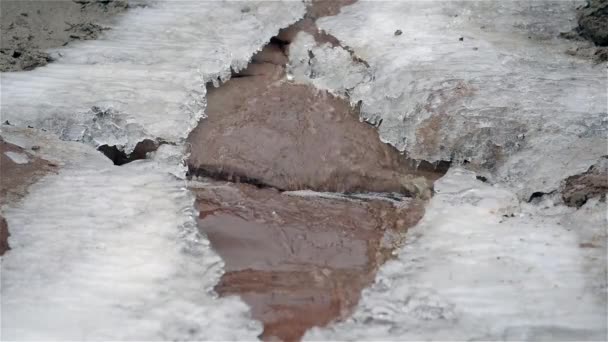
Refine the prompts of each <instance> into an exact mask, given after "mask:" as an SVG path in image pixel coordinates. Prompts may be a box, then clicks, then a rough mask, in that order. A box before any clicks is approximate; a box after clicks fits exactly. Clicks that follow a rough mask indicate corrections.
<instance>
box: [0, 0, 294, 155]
mask: <svg viewBox="0 0 608 342" xmlns="http://www.w3.org/2000/svg"><path fill="white" fill-rule="evenodd" d="M303 14H304V4H303V3H302V2H300V1H286V2H279V1H258V2H254V1H236V2H232V1H154V2H151V3H149V4H148V6H147V7H145V8H134V9H132V10H130V11H127V12H126V13H125V14H123V15H121V16H120V17H119V19H117V20H116V21H115V22H113V23H108V25H109V26H110V27H111V28H112V29H111V30H108V31H104V35H103V36H102V37H101V38H100V39H97V40H91V41H85V42H81V43H78V44H71V45H69V46H67V47H65V48H62V49H57V50H56V51H54V52H53V55H54V56H55V57H56V58H57V60H56V61H55V62H53V63H50V64H49V65H47V66H45V67H41V68H37V69H35V70H33V71H31V72H15V73H4V74H2V79H1V85H2V95H1V99H2V108H1V109H0V114H1V115H2V118H3V120H9V122H11V124H14V125H19V126H26V125H31V126H33V127H36V128H44V129H48V130H51V131H53V132H55V133H57V134H59V135H60V136H62V137H63V138H64V139H68V140H76V141H85V142H90V143H92V144H93V145H94V146H98V145H101V144H108V145H118V146H121V147H124V148H125V150H126V151H127V153H128V152H130V151H131V150H132V149H133V148H134V147H135V145H136V144H137V142H138V141H141V140H143V139H144V138H150V139H153V140H154V139H161V140H165V141H170V142H180V141H181V140H183V139H184V138H185V137H186V136H187V134H188V133H189V132H190V131H191V130H192V128H194V126H195V125H196V123H197V122H198V120H199V119H200V118H201V117H203V115H204V107H205V83H206V82H214V84H216V85H218V84H219V82H220V80H221V81H225V80H227V79H229V78H230V75H231V69H234V70H240V69H242V68H244V67H245V66H246V65H247V63H248V62H249V59H250V58H251V56H252V55H253V53H255V52H256V51H257V50H258V49H260V48H262V46H263V45H264V44H265V43H266V42H267V41H268V40H269V39H270V37H272V36H273V35H275V34H276V33H277V32H278V30H279V29H280V28H283V27H286V26H288V25H290V24H291V23H293V22H295V21H296V20H298V19H299V18H300V17H302V15H303ZM33 99H35V100H33ZM99 113H102V114H104V115H102V117H101V118H100V115H99Z"/></svg>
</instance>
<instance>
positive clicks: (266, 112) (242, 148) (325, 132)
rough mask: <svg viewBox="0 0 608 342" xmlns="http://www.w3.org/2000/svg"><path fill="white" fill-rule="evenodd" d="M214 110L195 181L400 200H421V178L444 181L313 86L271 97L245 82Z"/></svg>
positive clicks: (221, 97)
mask: <svg viewBox="0 0 608 342" xmlns="http://www.w3.org/2000/svg"><path fill="white" fill-rule="evenodd" d="M253 85H255V87H253ZM243 87H247V88H249V91H247V90H243ZM241 96H242V97H243V98H242V99H241V101H239V97H241ZM208 103H209V106H208V110H207V115H208V118H207V119H205V120H203V121H202V122H201V124H200V125H199V127H198V128H197V129H196V130H195V131H194V132H193V133H192V135H191V136H190V142H191V144H192V145H191V146H192V155H191V157H190V161H189V165H190V167H191V169H192V170H193V173H197V172H198V173H199V174H201V175H206V176H214V177H219V178H223V179H227V180H242V181H245V180H246V181H248V182H253V183H257V184H264V185H269V186H272V187H276V188H279V189H283V190H299V189H312V190H317V191H341V192H342V191H344V192H361V191H375V192H400V193H402V192H416V191H417V190H416V189H410V188H408V186H409V184H410V183H411V181H412V179H415V178H416V177H420V176H423V175H431V174H432V175H435V176H436V177H437V176H439V175H440V174H439V173H432V172H428V173H427V172H423V171H420V172H416V171H415V170H414V167H413V165H412V164H411V163H408V162H407V161H406V159H405V157H404V156H403V155H401V154H400V153H399V152H398V151H397V150H396V149H395V148H393V147H391V146H389V145H387V144H384V143H382V142H381V141H380V140H379V139H378V134H377V132H376V130H375V129H374V127H372V126H371V125H368V124H366V123H362V122H360V121H359V120H358V112H357V111H356V110H354V109H352V108H351V107H350V105H349V103H348V102H347V101H345V100H343V99H339V98H337V97H334V96H333V95H331V94H329V93H327V92H324V91H319V90H316V89H314V88H312V87H310V86H306V85H295V84H291V83H279V84H269V85H268V86H267V88H266V89H263V88H262V82H256V81H255V80H246V79H245V80H243V79H240V78H237V79H236V80H231V81H228V82H227V84H226V85H224V86H222V87H221V88H220V89H218V90H217V91H210V92H209V95H208ZM419 182H420V191H421V192H425V191H428V190H427V189H428V188H429V187H430V183H427V182H426V181H424V178H420V179H419ZM428 195H429V194H427V196H428Z"/></svg>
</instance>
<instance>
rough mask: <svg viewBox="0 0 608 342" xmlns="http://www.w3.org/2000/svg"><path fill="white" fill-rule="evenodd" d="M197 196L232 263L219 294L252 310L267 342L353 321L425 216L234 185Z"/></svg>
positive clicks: (202, 220)
mask: <svg viewBox="0 0 608 342" xmlns="http://www.w3.org/2000/svg"><path fill="white" fill-rule="evenodd" d="M195 193H196V195H197V207H198V209H199V210H200V215H199V227H200V229H201V230H202V231H204V232H205V233H206V235H207V237H208V238H209V240H210V241H211V244H212V246H213V248H215V250H216V251H217V252H218V253H219V254H220V256H221V257H222V258H223V260H224V261H225V262H226V266H225V268H226V273H225V274H224V275H223V277H222V279H221V281H220V283H219V284H218V285H217V287H216V290H217V292H218V293H220V294H221V295H230V294H238V295H240V296H241V298H243V300H244V301H245V302H247V303H248V304H249V305H250V306H251V308H252V313H253V317H254V318H256V319H258V320H260V321H262V322H263V323H264V333H263V335H262V338H264V339H265V340H273V339H280V340H285V341H294V340H298V339H299V338H300V337H301V336H302V335H303V334H304V332H305V331H306V330H307V329H309V328H310V327H312V326H323V325H326V324H327V323H329V322H331V321H333V320H335V319H339V318H343V317H345V316H347V315H348V314H349V313H350V312H351V310H352V309H353V307H354V305H355V304H356V303H357V301H358V300H359V296H360V293H361V290H362V289H363V288H365V287H366V286H368V285H370V284H371V282H372V281H373V279H374V274H375V272H376V270H377V268H378V266H379V265H381V264H382V263H383V262H384V261H385V260H386V258H387V256H388V255H389V253H390V250H391V249H392V248H393V247H394V246H395V245H396V244H397V243H398V242H399V241H400V239H401V238H402V237H403V233H404V232H405V230H406V229H407V227H409V226H411V225H413V224H415V223H416V222H417V221H418V220H419V219H420V218H421V217H422V214H423V212H424V209H423V202H422V201H419V200H404V201H402V202H393V201H387V200H379V199H374V200H364V201H363V200H352V199H341V198H323V197H302V196H296V195H290V194H288V193H281V192H279V191H277V190H275V189H259V188H257V187H255V186H252V185H246V184H234V183H226V184H215V185H208V186H205V187H203V188H199V189H196V190H195Z"/></svg>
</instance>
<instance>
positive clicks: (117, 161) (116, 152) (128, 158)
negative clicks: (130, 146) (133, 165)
mask: <svg viewBox="0 0 608 342" xmlns="http://www.w3.org/2000/svg"><path fill="white" fill-rule="evenodd" d="M158 146H159V144H158V143H157V142H155V141H153V140H150V139H145V140H143V141H140V142H138V143H137V145H136V146H135V149H134V150H133V152H131V153H129V154H126V153H125V151H124V150H122V149H121V148H119V147H118V146H116V145H101V146H99V147H98V148H97V150H98V151H100V152H101V153H103V154H104V155H105V156H106V157H108V158H109V159H110V160H111V161H112V162H113V163H114V165H124V164H127V163H130V162H132V161H135V160H140V159H146V155H147V154H148V152H154V151H156V150H157V149H158Z"/></svg>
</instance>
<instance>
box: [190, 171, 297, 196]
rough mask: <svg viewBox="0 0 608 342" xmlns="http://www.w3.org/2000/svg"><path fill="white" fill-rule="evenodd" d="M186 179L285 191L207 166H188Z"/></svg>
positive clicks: (253, 179) (260, 181) (244, 176)
mask: <svg viewBox="0 0 608 342" xmlns="http://www.w3.org/2000/svg"><path fill="white" fill-rule="evenodd" d="M186 177H187V178H188V179H192V177H204V178H211V179H214V180H220V181H227V182H232V183H244V184H249V185H253V186H255V187H257V188H259V189H268V188H272V189H275V190H278V191H280V192H283V191H285V190H284V189H280V188H277V187H274V186H271V185H268V184H266V183H264V182H263V181H262V180H260V179H256V178H252V177H248V176H246V175H243V174H240V173H236V172H229V171H224V170H218V169H214V168H212V167H205V166H200V167H196V168H195V167H193V166H192V165H188V173H187V174H186Z"/></svg>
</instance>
